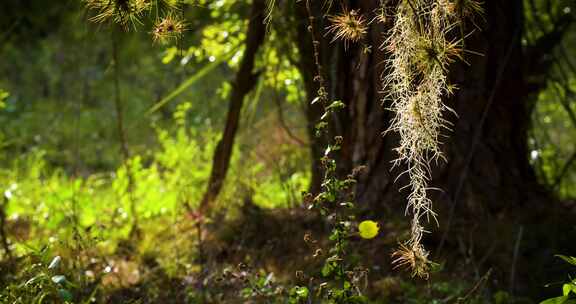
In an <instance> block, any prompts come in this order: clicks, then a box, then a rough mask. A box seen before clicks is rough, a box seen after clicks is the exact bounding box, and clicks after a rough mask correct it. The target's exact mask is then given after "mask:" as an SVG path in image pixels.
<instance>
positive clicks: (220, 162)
mask: <svg viewBox="0 0 576 304" xmlns="http://www.w3.org/2000/svg"><path fill="white" fill-rule="evenodd" d="M265 6H266V3H265V0H253V3H252V11H251V13H250V22H249V24H248V33H247V34H246V49H245V50H244V57H243V58H242V61H241V63H240V69H239V70H238V72H237V73H236V79H235V81H234V83H233V85H232V93H231V96H230V103H229V105H228V114H227V117H226V126H225V127H224V131H223V133H222V138H221V139H220V140H219V141H218V144H217V145H216V150H215V151H214V156H213V158H212V171H211V173H210V180H209V181H208V187H207V189H206V192H205V193H204V196H203V198H202V201H201V203H200V211H207V210H209V207H210V205H211V203H212V202H213V201H214V200H215V199H216V197H217V196H218V194H219V193H220V190H221V189H222V185H223V183H224V179H225V178H226V173H227V172H228V167H229V166H230V159H231V158H232V148H233V147H234V139H235V138H236V132H237V131H238V126H239V123H240V113H241V112H242V105H243V103H244V97H245V96H246V95H247V94H248V93H249V92H250V91H251V90H252V89H253V88H254V86H255V85H256V82H257V80H258V73H254V72H253V71H252V70H253V69H254V61H255V58H256V53H257V52H258V49H259V48H260V46H261V45H262V44H263V42H264V36H265V33H266V25H265V24H264V13H265V12H264V9H265Z"/></svg>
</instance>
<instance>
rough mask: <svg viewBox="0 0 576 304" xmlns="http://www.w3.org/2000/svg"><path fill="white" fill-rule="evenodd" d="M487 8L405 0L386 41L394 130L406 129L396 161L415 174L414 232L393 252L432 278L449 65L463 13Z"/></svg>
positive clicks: (464, 2)
mask: <svg viewBox="0 0 576 304" xmlns="http://www.w3.org/2000/svg"><path fill="white" fill-rule="evenodd" d="M480 11H481V7H480V4H479V3H478V2H476V1H475V0H455V1H451V0H403V1H401V2H400V3H399V5H398V7H397V10H396V13H395V15H394V20H395V21H394V25H393V27H392V29H391V32H390V35H389V38H388V39H387V41H386V43H385V45H384V47H385V48H386V49H387V50H388V52H389V53H390V59H389V60H388V61H387V68H388V74H387V75H386V76H385V77H384V79H383V82H384V83H383V84H384V87H385V88H386V89H387V92H389V95H388V96H387V97H386V100H390V101H391V105H390V108H389V109H390V110H391V111H392V112H393V113H394V118H393V120H392V123H391V126H390V128H389V129H388V130H387V132H388V131H393V132H397V133H398V134H399V135H400V144H399V146H398V147H397V148H396V149H395V150H396V152H397V154H398V157H397V159H396V160H395V161H394V166H405V167H406V168H407V169H406V170H405V171H404V172H403V173H402V174H401V175H404V174H406V175H407V176H408V177H409V184H408V185H407V186H406V188H409V189H410V194H409V195H408V204H407V208H406V213H409V214H411V215H412V223H411V226H412V227H411V237H410V239H409V240H408V241H407V242H406V243H404V244H401V246H400V249H399V250H397V251H396V252H395V253H394V254H393V257H394V258H395V259H394V263H395V264H396V265H397V266H399V267H407V268H409V269H410V270H411V271H412V274H413V275H414V276H419V277H423V278H426V277H427V276H428V272H429V269H430V266H431V265H432V262H430V261H429V260H428V258H427V257H428V252H427V251H426V250H425V249H424V247H423V246H422V244H421V240H422V236H423V234H424V233H425V230H424V227H423V224H422V222H423V219H425V220H427V221H429V220H430V218H433V219H434V220H435V221H436V213H435V212H434V210H433V209H432V201H431V200H430V199H429V197H428V192H429V191H430V190H432V188H431V187H430V186H429V180H430V175H431V165H432V164H433V163H435V162H438V161H439V160H443V159H444V156H443V154H442V151H441V148H440V146H441V139H442V137H443V136H444V135H443V131H446V130H450V128H451V123H450V122H449V121H448V120H446V119H445V118H444V113H445V112H454V111H453V110H452V109H450V108H449V107H448V106H446V104H444V103H443V97H445V96H447V95H450V94H452V92H453V89H454V87H453V86H452V85H450V83H449V81H448V75H447V74H448V67H449V66H450V64H452V63H453V62H454V61H455V60H458V59H460V60H463V58H462V52H463V49H462V47H461V46H462V39H464V37H461V38H460V39H456V40H450V38H449V37H450V36H451V35H452V33H453V32H455V31H453V29H454V28H456V27H458V26H460V25H461V21H462V18H465V17H467V16H468V14H472V13H477V12H480Z"/></svg>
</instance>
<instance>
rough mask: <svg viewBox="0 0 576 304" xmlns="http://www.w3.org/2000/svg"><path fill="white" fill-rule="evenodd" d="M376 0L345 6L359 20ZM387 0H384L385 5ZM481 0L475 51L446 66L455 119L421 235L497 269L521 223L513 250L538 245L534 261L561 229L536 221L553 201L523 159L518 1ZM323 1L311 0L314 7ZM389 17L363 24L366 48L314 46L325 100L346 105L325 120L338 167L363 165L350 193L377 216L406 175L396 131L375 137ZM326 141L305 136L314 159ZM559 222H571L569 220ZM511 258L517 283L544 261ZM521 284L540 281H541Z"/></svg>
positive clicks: (395, 205)
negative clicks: (432, 217) (398, 160)
mask: <svg viewBox="0 0 576 304" xmlns="http://www.w3.org/2000/svg"><path fill="white" fill-rule="evenodd" d="M380 2H381V1H378V0H367V1H348V3H349V4H350V6H349V8H355V9H359V10H360V12H361V13H364V14H366V15H367V16H369V17H368V19H371V18H372V17H373V15H371V14H372V12H373V11H375V10H376V9H377V8H378V5H379V4H380ZM395 2H396V1H387V2H385V3H387V5H389V6H391V7H392V8H393V7H394V5H395ZM299 6H300V7H298V9H297V16H298V19H297V20H298V23H297V24H299V26H300V31H301V32H302V31H305V30H306V24H305V22H304V21H303V20H305V19H304V18H305V17H306V16H305V11H304V9H303V4H300V5H299ZM484 6H485V16H484V18H485V22H484V23H480V24H481V26H482V30H481V31H479V30H476V31H475V33H474V34H473V35H472V36H471V37H470V38H468V40H467V42H466V47H467V48H468V49H470V50H473V51H475V52H479V53H481V54H483V55H482V56H478V55H470V54H467V55H466V60H467V61H468V62H469V65H467V64H464V63H460V64H455V65H453V66H452V67H451V79H452V82H453V83H454V84H456V85H457V86H458V87H459V90H458V91H457V92H456V94H455V96H453V97H452V98H450V99H449V100H447V102H448V103H449V105H450V106H451V107H452V108H453V109H454V110H455V111H456V112H457V113H458V117H455V116H454V115H452V114H450V113H447V114H446V116H445V118H446V119H448V120H450V121H451V122H453V123H454V126H453V132H451V133H446V134H445V135H447V136H448V137H447V138H446V139H445V140H444V143H443V150H444V152H445V155H446V157H447V159H448V161H447V162H445V163H443V162H441V163H438V164H437V165H435V166H434V168H433V174H432V182H431V186H434V187H438V188H441V189H442V190H443V192H438V193H431V195H432V197H433V201H434V204H435V206H434V207H435V209H436V210H437V211H438V213H439V217H438V219H439V222H440V226H439V227H436V226H435V225H430V227H429V229H430V230H431V231H432V233H431V234H429V235H428V236H427V237H426V240H425V241H426V242H428V243H429V244H428V246H427V247H429V248H430V249H432V251H433V255H435V256H436V257H437V258H440V257H441V256H442V254H443V253H444V252H459V250H461V249H462V246H464V247H466V252H461V254H462V255H467V254H471V252H473V255H474V256H473V258H474V257H475V259H476V260H475V262H474V263H477V264H475V265H474V267H476V270H477V271H482V269H483V271H485V270H486V266H487V265H488V262H492V261H494V263H498V262H500V264H493V265H499V266H502V267H503V268H502V269H498V271H497V272H496V273H497V274H498V273H500V274H503V273H508V272H510V271H511V270H510V269H509V266H506V265H509V262H510V259H511V258H512V256H513V251H514V248H513V247H514V246H513V245H514V243H515V240H516V239H517V234H518V229H519V227H520V226H523V227H524V235H525V237H524V238H523V241H521V242H520V243H519V245H518V250H519V255H517V256H519V258H520V259H522V257H526V256H530V255H532V256H533V257H534V256H535V255H538V254H540V255H545V256H538V257H535V258H536V259H535V261H544V260H547V259H548V258H550V259H551V258H552V255H553V253H554V251H553V250H554V244H553V241H547V240H557V241H558V242H560V243H561V242H562V240H561V239H562V237H556V236H555V235H553V234H554V229H556V228H554V226H547V227H548V228H547V229H546V228H545V225H546V224H550V223H551V222H554V221H555V220H558V219H557V218H554V216H555V215H554V214H553V211H552V210H555V209H556V208H555V206H554V205H553V203H555V202H556V201H555V200H554V199H553V198H552V197H551V195H549V193H547V192H546V191H545V190H544V189H543V187H541V186H540V185H539V184H538V183H537V180H536V177H535V174H534V172H533V170H532V168H531V166H530V163H529V160H528V145H527V132H528V130H529V127H530V114H531V113H530V111H531V109H532V104H531V100H532V99H531V95H530V93H531V92H533V88H529V86H528V85H527V82H526V80H525V78H524V74H525V72H526V70H525V65H526V62H525V61H524V60H525V53H526V50H525V49H524V48H523V46H522V43H521V41H522V34H523V22H524V16H523V13H524V10H523V6H522V0H509V1H500V0H487V1H484ZM322 9H323V8H321V7H320V5H317V7H316V13H317V16H320V15H321V10H322ZM389 19H390V20H388V21H387V23H386V24H382V23H377V22H373V23H372V24H371V25H370V30H369V32H368V35H367V38H366V43H367V44H368V45H371V46H372V49H371V52H370V53H368V54H366V53H364V52H362V50H361V49H360V48H359V47H357V46H356V47H354V46H352V47H350V48H348V50H344V48H343V46H342V45H340V44H338V43H329V41H326V40H329V39H330V37H324V39H323V40H324V41H323V42H322V48H321V50H322V53H321V56H322V61H323V62H324V70H325V71H327V72H326V74H327V75H325V78H326V79H327V80H328V86H329V88H328V91H329V92H330V99H331V100H342V101H343V102H344V103H345V104H346V108H345V110H343V111H342V112H341V113H340V114H338V116H335V117H334V119H333V120H334V124H333V128H332V129H331V132H332V134H333V135H342V136H344V143H343V145H342V146H343V149H342V151H341V153H340V158H341V159H339V160H338V161H339V167H341V168H342V174H346V173H348V172H349V171H350V170H351V169H352V168H354V167H355V166H358V165H366V166H367V167H368V169H367V172H366V174H364V175H363V176H362V177H361V178H360V179H359V181H358V184H357V201H358V204H359V206H360V207H361V208H363V209H364V210H365V213H366V216H375V217H380V218H383V219H384V220H386V218H389V216H398V215H400V214H403V213H404V210H405V209H404V208H405V207H404V205H405V203H406V198H405V196H406V195H407V193H406V192H401V191H400V188H401V187H402V186H404V185H406V184H407V180H406V179H405V178H400V179H399V180H398V181H396V182H395V179H396V177H397V176H398V175H399V174H400V173H401V172H402V171H403V170H404V169H403V168H396V169H394V170H391V161H392V160H394V159H395V157H396V155H395V154H394V152H393V151H392V149H393V148H394V147H396V146H397V144H398V137H397V135H396V134H393V133H387V134H386V136H382V133H383V132H384V131H385V130H387V129H388V127H389V123H390V120H391V117H392V113H390V112H388V111H387V110H385V109H386V108H387V107H388V105H389V104H387V102H384V104H381V103H382V85H381V84H382V79H381V77H382V76H385V75H386V67H385V63H384V61H385V59H386V57H387V54H386V53H385V51H383V50H381V48H380V46H382V45H383V43H384V40H385V39H386V32H387V31H386V30H387V28H389V27H390V26H391V24H392V22H394V20H393V18H389ZM322 22H326V21H325V20H324V21H322V20H317V23H318V25H319V26H318V28H324V29H325V28H326V24H322ZM472 29H473V28H470V29H468V30H472ZM320 35H325V33H322V34H320ZM301 36H303V35H301ZM305 38H306V37H300V36H297V37H296V44H297V46H298V48H299V52H300V54H303V55H302V56H301V59H300V64H299V69H300V71H301V73H302V75H303V79H304V81H305V87H306V91H307V94H308V99H309V100H311V99H312V98H314V97H315V96H316V91H317V84H316V83H315V82H314V79H313V77H314V75H315V74H314V73H315V71H314V69H313V64H311V60H312V52H311V48H312V46H311V43H310V40H309V39H305ZM540 55H542V54H540ZM534 57H537V56H532V58H534ZM316 107H317V106H315V105H309V106H308V110H307V117H308V119H309V133H310V134H313V132H314V131H313V126H314V124H315V122H316V121H317V120H318V118H319V117H318V115H319V113H321V109H318V108H316ZM311 138H314V137H313V136H311ZM325 140H326V139H325V138H320V139H316V140H315V142H314V143H313V145H312V147H311V154H312V157H313V159H315V160H318V159H319V158H320V157H319V156H320V155H321V153H322V151H321V150H319V149H320V147H323V146H324V143H325ZM312 166H313V168H312V172H313V175H312V185H311V190H312V191H315V190H316V189H318V185H319V183H320V176H319V174H318V172H319V168H320V166H319V164H318V163H317V162H313V164H312ZM408 221H409V220H408V219H407V220H406V222H407V223H408ZM565 221H567V223H570V222H571V223H574V220H573V219H565ZM558 229H560V228H558ZM558 232H559V231H558ZM564 238H567V237H564ZM536 240H537V241H538V242H542V243H541V244H542V246H543V248H542V249H543V250H540V251H538V253H535V252H531V251H530V248H533V246H534V242H536ZM462 242H464V244H465V245H462ZM435 248H436V250H434V249H435ZM438 249H450V250H438ZM466 258H470V257H466ZM487 261H488V262H487ZM519 263H520V264H519V265H521V266H517V267H515V269H518V270H517V271H518V272H519V274H516V275H515V276H512V277H516V278H517V279H518V280H520V278H522V280H523V281H524V282H523V283H526V282H527V281H529V280H528V278H529V276H526V274H528V273H530V272H531V271H534V273H535V272H537V271H538V272H540V273H543V272H545V271H546V269H544V268H545V267H546V266H544V265H545V264H541V265H539V266H536V265H530V264H522V263H523V262H522V261H519ZM537 263H538V262H537ZM542 263H544V262H542ZM520 273H521V274H520ZM503 276H504V275H503ZM534 276H535V274H534ZM529 283H532V284H535V285H537V286H542V285H543V284H545V283H546V282H542V281H540V282H535V281H534V282H529ZM533 286H534V285H533Z"/></svg>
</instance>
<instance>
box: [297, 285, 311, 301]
mask: <svg viewBox="0 0 576 304" xmlns="http://www.w3.org/2000/svg"><path fill="white" fill-rule="evenodd" d="M296 295H297V296H298V298H301V299H305V298H308V288H306V287H297V288H296Z"/></svg>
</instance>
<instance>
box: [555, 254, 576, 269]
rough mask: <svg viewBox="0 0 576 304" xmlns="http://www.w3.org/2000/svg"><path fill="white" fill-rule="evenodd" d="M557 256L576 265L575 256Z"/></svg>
mask: <svg viewBox="0 0 576 304" xmlns="http://www.w3.org/2000/svg"><path fill="white" fill-rule="evenodd" d="M556 256H557V257H559V258H561V259H563V260H564V261H566V262H567V263H570V264H572V265H574V266H576V257H573V256H567V255H561V254H557V255H556Z"/></svg>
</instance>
